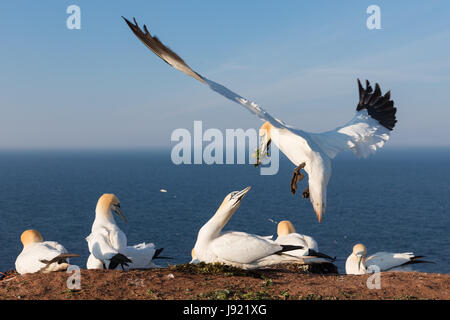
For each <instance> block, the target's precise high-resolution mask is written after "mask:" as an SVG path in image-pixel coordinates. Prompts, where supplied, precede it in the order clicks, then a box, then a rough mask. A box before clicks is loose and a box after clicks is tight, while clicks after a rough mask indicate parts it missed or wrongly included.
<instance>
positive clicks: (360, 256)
mask: <svg viewBox="0 0 450 320" xmlns="http://www.w3.org/2000/svg"><path fill="white" fill-rule="evenodd" d="M356 256H357V257H358V270H361V262H363V261H362V260H363V256H362V254H360V253H358V254H356Z"/></svg>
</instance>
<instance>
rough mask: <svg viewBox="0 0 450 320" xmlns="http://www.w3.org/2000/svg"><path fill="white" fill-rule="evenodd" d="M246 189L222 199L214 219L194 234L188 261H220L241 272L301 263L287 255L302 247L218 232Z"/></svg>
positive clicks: (261, 238)
mask: <svg viewBox="0 0 450 320" xmlns="http://www.w3.org/2000/svg"><path fill="white" fill-rule="evenodd" d="M249 190H250V187H247V188H245V189H244V190H242V191H234V192H231V193H230V194H228V195H227V196H226V197H225V199H224V200H223V202H222V204H221V205H220V207H219V209H217V211H216V213H215V214H214V216H213V217H212V218H211V219H210V220H209V221H208V222H207V223H206V224H205V225H204V226H203V227H202V228H201V229H200V231H199V232H198V236H197V242H196V243H195V246H194V249H193V250H192V252H191V254H192V259H193V260H192V262H193V263H195V262H206V263H215V262H220V263H224V264H227V265H231V266H235V267H239V268H243V269H255V268H261V267H267V266H271V265H276V264H281V263H302V264H305V263H306V262H305V261H304V260H303V259H301V258H298V257H294V256H291V255H288V254H289V252H290V251H292V250H297V249H303V247H302V246H297V245H289V244H283V245H282V244H277V243H275V242H273V241H271V240H267V239H266V237H261V236H257V235H254V234H249V233H245V232H238V231H227V232H222V229H223V228H224V227H225V225H226V224H227V223H228V221H229V220H230V218H231V217H232V216H233V214H234V213H235V212H236V210H237V209H238V208H239V206H240V204H241V201H242V198H243V197H244V196H245V194H246V193H247V192H248V191H249Z"/></svg>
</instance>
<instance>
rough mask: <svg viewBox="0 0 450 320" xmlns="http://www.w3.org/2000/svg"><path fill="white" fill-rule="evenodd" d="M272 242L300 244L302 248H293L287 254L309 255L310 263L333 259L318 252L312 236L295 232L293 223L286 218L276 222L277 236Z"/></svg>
mask: <svg viewBox="0 0 450 320" xmlns="http://www.w3.org/2000/svg"><path fill="white" fill-rule="evenodd" d="M274 242H275V243H278V244H290V245H298V246H302V247H303V249H299V250H293V251H290V252H289V253H287V254H289V255H292V256H296V257H304V258H306V257H310V261H311V263H318V262H330V261H334V260H335V259H334V258H331V257H330V256H328V255H326V254H323V253H320V252H319V246H318V245H317V242H316V240H314V239H313V238H312V237H310V236H307V235H304V234H299V233H296V232H295V228H294V225H293V224H292V223H291V222H290V221H288V220H284V221H281V222H280V223H278V226H277V238H276V239H275V240H274Z"/></svg>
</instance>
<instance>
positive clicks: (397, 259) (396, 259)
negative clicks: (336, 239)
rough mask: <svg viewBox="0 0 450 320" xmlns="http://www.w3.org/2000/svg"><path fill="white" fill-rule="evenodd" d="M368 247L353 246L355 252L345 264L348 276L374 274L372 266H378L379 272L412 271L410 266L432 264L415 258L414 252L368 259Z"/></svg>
mask: <svg viewBox="0 0 450 320" xmlns="http://www.w3.org/2000/svg"><path fill="white" fill-rule="evenodd" d="M366 255H367V249H366V247H365V246H364V245H363V244H361V243H358V244H356V245H354V246H353V252H352V254H350V256H349V257H348V258H347V261H346V262H345V272H346V273H347V274H365V273H372V272H373V270H370V266H372V265H374V266H377V267H378V268H379V269H380V270H379V271H402V270H411V268H410V265H411V264H416V263H430V261H424V260H420V259H421V258H423V257H424V256H415V255H414V253H412V252H404V253H391V252H377V253H375V254H373V255H371V256H369V257H367V258H366Z"/></svg>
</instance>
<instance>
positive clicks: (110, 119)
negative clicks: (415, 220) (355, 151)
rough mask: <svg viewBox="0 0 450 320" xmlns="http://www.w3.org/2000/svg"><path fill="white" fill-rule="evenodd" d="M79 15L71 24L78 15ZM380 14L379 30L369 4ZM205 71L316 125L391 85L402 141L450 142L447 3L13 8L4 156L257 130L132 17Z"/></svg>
mask: <svg viewBox="0 0 450 320" xmlns="http://www.w3.org/2000/svg"><path fill="white" fill-rule="evenodd" d="M71 4H76V5H79V6H80V8H81V30H68V29H67V28H66V19H67V17H68V14H67V13H66V8H67V7H68V6H69V5H71ZM371 4H377V5H379V6H380V8H381V26H382V29H381V30H368V29H367V28H366V19H367V17H368V14H367V13H366V8H367V7H368V6H369V5H371ZM122 15H123V16H125V17H129V18H131V17H133V16H135V17H136V19H137V20H138V22H139V23H140V24H143V23H145V24H147V26H148V27H149V29H150V31H151V32H152V33H153V34H156V35H158V37H159V38H160V39H162V40H163V42H164V43H165V44H167V45H168V46H170V47H171V48H172V49H173V50H175V51H176V52H177V53H179V54H180V55H181V56H182V57H183V58H184V59H185V61H187V62H188V64H190V65H191V66H192V67H193V68H194V69H196V70H197V71H198V72H199V73H201V74H203V75H205V76H207V77H208V78H210V79H212V80H214V81H216V82H219V83H222V84H224V85H225V86H228V87H229V88H230V89H232V90H234V91H236V92H238V93H240V94H241V95H243V96H245V97H247V98H249V99H251V100H254V101H256V102H257V103H259V104H260V105H261V106H262V107H264V108H265V109H266V110H267V111H269V112H270V113H271V114H273V115H274V116H276V117H278V118H280V119H283V120H285V121H286V122H288V123H289V124H292V125H294V126H297V127H300V128H302V129H304V130H309V131H315V132H320V131H323V130H328V129H331V128H334V127H337V126H340V125H342V124H343V123H345V122H346V121H348V120H349V119H350V118H351V117H352V116H353V113H354V108H355V106H356V103H357V95H358V93H357V86H356V78H361V79H369V80H370V81H372V82H379V83H380V85H381V88H382V90H383V91H386V90H388V89H391V91H392V98H393V99H394V101H395V103H396V105H397V107H398V121H399V122H398V124H397V127H396V129H395V131H394V133H393V135H392V139H391V141H390V143H389V145H390V146H393V147H395V146H448V145H450V139H449V137H450V120H449V118H450V105H449V102H448V100H449V99H448V91H449V89H450V59H449V54H450V23H449V21H450V2H448V1H408V2H406V1H375V0H372V1H363V0H355V1H314V2H313V1H282V2H275V1H246V2H242V1H234V0H232V1H221V2H218V1H206V0H205V1H200V0H194V1H164V2H163V1H128V2H125V1H120V2H119V1H117V2H114V3H113V2H112V1H75V0H73V1H60V0H59V1H56V0H54V1H45V2H43V1H2V2H1V3H0V36H1V39H2V50H0V65H1V71H0V86H1V89H2V90H1V95H0V111H1V117H0V148H2V149H28V148H32V149H39V148H45V149H48V148H50V149H53V148H56V149H57V148H94V149H102V148H108V149H109V148H141V147H144V148H147V147H168V146H170V145H171V142H170V134H171V132H172V131H173V130H174V129H176V128H187V129H192V127H193V122H194V120H203V126H204V128H220V129H224V128H257V127H259V125H260V124H261V123H260V121H259V120H258V119H257V118H255V117H254V116H253V115H252V114H250V113H248V112H247V111H246V110H244V109H243V108H241V107H239V106H238V105H237V104H233V103H231V102H230V101H228V100H226V99H224V98H222V97H221V96H219V95H217V94H215V93H214V92H212V91H210V90H209V89H208V88H207V87H206V86H203V85H202V84H201V83H198V82H196V81H194V80H193V79H191V78H188V77H187V76H185V75H184V74H182V73H180V72H178V71H175V70H173V69H171V68H170V67H169V66H168V65H166V64H165V63H163V62H162V61H160V60H159V59H158V58H157V57H156V56H154V55H153V54H152V53H151V52H150V51H148V50H147V49H146V48H145V47H144V46H143V45H142V44H141V43H140V42H139V41H138V40H137V39H136V38H135V36H134V35H133V34H132V33H131V32H130V30H129V29H128V27H127V26H126V25H125V24H124V22H123V21H122V19H121V18H120V16H122Z"/></svg>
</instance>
